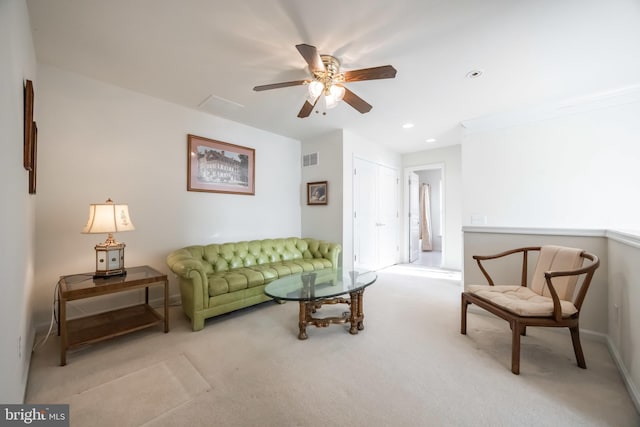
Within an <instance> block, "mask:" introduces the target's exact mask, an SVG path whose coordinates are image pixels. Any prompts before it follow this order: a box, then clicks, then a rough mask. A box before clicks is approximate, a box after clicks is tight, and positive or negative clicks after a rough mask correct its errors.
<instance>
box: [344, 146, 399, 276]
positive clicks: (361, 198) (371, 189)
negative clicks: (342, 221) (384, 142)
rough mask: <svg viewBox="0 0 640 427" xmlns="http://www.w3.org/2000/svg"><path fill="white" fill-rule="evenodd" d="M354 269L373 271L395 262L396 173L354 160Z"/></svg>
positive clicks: (396, 219)
mask: <svg viewBox="0 0 640 427" xmlns="http://www.w3.org/2000/svg"><path fill="white" fill-rule="evenodd" d="M353 182H354V185H353V205H354V227H353V230H354V239H353V240H354V267H357V268H363V269H369V270H377V269H380V268H383V267H386V266H389V265H393V264H395V263H396V262H397V259H398V224H399V218H398V201H397V200H398V172H397V170H395V169H392V168H389V167H386V166H382V165H377V164H375V163H371V162H368V161H366V160H362V159H357V158H356V159H355V160H354V177H353Z"/></svg>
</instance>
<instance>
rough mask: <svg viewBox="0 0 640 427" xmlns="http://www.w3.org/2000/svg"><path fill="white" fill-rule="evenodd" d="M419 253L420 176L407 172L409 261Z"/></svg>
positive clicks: (416, 257)
mask: <svg viewBox="0 0 640 427" xmlns="http://www.w3.org/2000/svg"><path fill="white" fill-rule="evenodd" d="M419 254H420V178H419V177H418V174H417V173H415V172H411V173H410V174H409V262H413V261H415V260H417V259H418V256H419Z"/></svg>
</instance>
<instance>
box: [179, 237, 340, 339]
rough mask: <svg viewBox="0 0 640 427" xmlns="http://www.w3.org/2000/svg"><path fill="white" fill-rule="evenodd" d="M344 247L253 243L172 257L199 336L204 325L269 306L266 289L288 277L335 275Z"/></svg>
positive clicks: (304, 241) (293, 241)
mask: <svg viewBox="0 0 640 427" xmlns="http://www.w3.org/2000/svg"><path fill="white" fill-rule="evenodd" d="M341 250H342V247H341V246H340V244H338V243H330V242H325V241H321V240H316V239H310V238H297V237H290V238H285V239H266V240H253V241H248V242H236V243H221V244H211V245H206V246H188V247H186V248H182V249H178V250H176V251H174V252H172V253H170V254H169V255H168V256H167V265H168V266H169V268H171V271H173V272H174V273H175V274H176V275H177V276H178V279H179V281H180V296H181V298H182V309H183V310H184V312H185V314H186V315H187V316H188V317H189V318H190V319H191V327H192V329H193V330H194V331H199V330H201V329H202V328H204V321H205V319H208V318H209V317H214V316H218V315H220V314H223V313H228V312H230V311H233V310H238V309H240V308H244V307H248V306H250V305H254V304H259V303H261V302H264V301H268V300H270V299H271V298H270V297H268V296H266V295H265V294H264V288H265V286H266V285H267V284H268V283H269V282H271V281H273V280H275V279H277V278H279V277H283V276H287V275H290V274H295V273H301V272H303V271H314V270H320V269H326V268H333V269H336V268H337V266H338V256H339V255H340V251H341Z"/></svg>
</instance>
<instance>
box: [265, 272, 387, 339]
mask: <svg viewBox="0 0 640 427" xmlns="http://www.w3.org/2000/svg"><path fill="white" fill-rule="evenodd" d="M377 278H378V276H377V275H376V273H375V272H373V271H364V270H360V271H358V270H345V271H343V270H342V269H337V270H334V269H325V270H317V271H313V272H305V273H298V274H293V275H291V276H286V277H283V278H281V279H276V280H274V281H273V282H271V283H269V284H268V285H267V286H266V287H265V289H264V293H265V294H266V295H268V296H270V297H271V298H274V299H275V300H284V301H298V302H299V303H300V317H299V321H298V326H299V328H300V332H299V334H298V338H299V339H301V340H305V339H307V325H314V326H316V327H320V328H323V327H327V326H329V325H331V324H344V323H350V324H351V327H350V328H349V333H351V334H353V335H355V334H357V333H358V331H361V330H363V329H364V323H363V321H364V313H363V306H362V296H363V294H364V290H365V288H366V287H367V286H370V285H372V284H373V283H374V282H375V281H376V279H377ZM347 294H348V295H349V297H347V296H346V295H347ZM325 304H347V305H349V311H346V312H344V313H342V316H340V317H324V318H318V317H313V314H314V313H315V312H316V311H317V310H318V309H319V308H320V307H322V306H323V305H325Z"/></svg>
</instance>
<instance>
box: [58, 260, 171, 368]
mask: <svg viewBox="0 0 640 427" xmlns="http://www.w3.org/2000/svg"><path fill="white" fill-rule="evenodd" d="M160 284H162V285H164V316H163V315H162V314H160V313H158V312H157V311H156V310H155V309H154V308H153V307H151V306H150V305H149V286H152V285H160ZM58 285H59V286H58V313H59V317H60V319H59V321H58V335H59V336H60V366H64V365H66V364H67V350H69V349H72V348H75V347H79V346H81V345H84V344H91V343H96V342H100V341H104V340H107V339H110V338H113V337H117V336H120V335H124V334H127V333H130V332H134V331H139V330H141V329H145V328H150V327H152V326H155V325H158V324H160V323H164V332H165V333H167V332H169V280H168V279H167V275H166V274H162V273H160V272H159V271H157V270H155V269H154V268H151V267H149V266H148V265H144V266H140V267H130V268H127V274H126V275H124V276H112V277H107V278H102V277H99V278H95V279H94V277H93V273H82V274H72V275H69V276H61V277H60V281H59V282H58ZM138 288H144V289H145V291H144V303H142V304H136V305H132V306H129V307H125V308H120V309H116V310H111V311H106V312H102V313H98V314H94V315H90V316H85V317H79V318H74V319H71V320H67V302H68V301H74V300H80V299H84V298H93V297H98V296H103V295H109V294H113V293H116V292H124V291H130V290H132V289H138Z"/></svg>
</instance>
